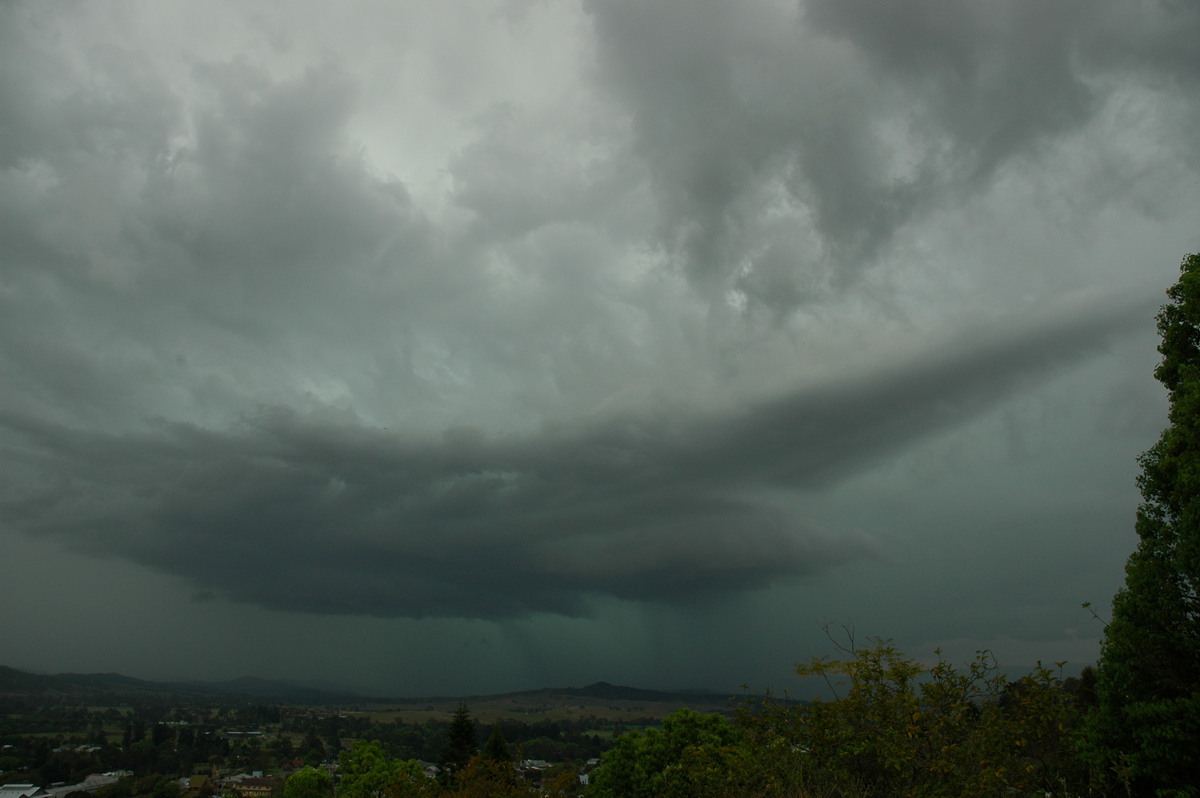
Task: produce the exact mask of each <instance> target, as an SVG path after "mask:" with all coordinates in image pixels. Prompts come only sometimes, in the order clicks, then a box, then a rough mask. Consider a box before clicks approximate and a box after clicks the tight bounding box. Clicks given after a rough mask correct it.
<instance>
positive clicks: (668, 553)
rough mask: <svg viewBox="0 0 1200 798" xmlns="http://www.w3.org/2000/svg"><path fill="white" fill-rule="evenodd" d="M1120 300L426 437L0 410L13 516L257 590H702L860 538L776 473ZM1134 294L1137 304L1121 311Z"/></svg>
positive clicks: (1059, 347) (385, 601) (942, 412)
mask: <svg viewBox="0 0 1200 798" xmlns="http://www.w3.org/2000/svg"><path fill="white" fill-rule="evenodd" d="M1145 310H1146V309H1145V308H1144V307H1141V306H1137V307H1134V308H1130V307H1129V306H1127V305H1125V306H1119V307H1110V308H1107V309H1105V310H1104V311H1103V312H1093V313H1090V314H1087V315H1081V316H1079V317H1074V318H1067V319H1065V320H1061V321H1058V322H1056V323H1055V324H1053V325H1043V326H1041V327H1036V328H1033V329H1031V330H1027V331H1025V332H1023V333H1021V334H1019V335H1013V334H1006V335H1003V336H998V337H997V338H995V339H994V340H991V341H986V342H980V343H979V345H977V346H974V347H971V348H970V349H957V350H956V351H951V352H947V353H946V354H944V355H943V356H941V357H939V358H937V359H933V360H930V361H928V362H922V363H914V364H907V365H906V367H904V368H898V369H896V370H895V371H894V372H892V373H885V374H880V375H873V376H871V377H869V378H866V379H863V380H860V381H856V382H853V383H850V384H845V385H833V386H828V387H826V388H823V389H820V390H816V391H811V392H804V393H799V394H796V395H793V396H787V397H782V398H779V399H775V400H772V401H770V402H765V403H761V404H759V405H757V406H752V407H749V408H747V409H745V410H743V411H740V412H738V413H736V414H733V415H730V416H724V417H722V416H711V415H699V416H697V415H696V414H694V413H689V412H687V411H686V409H685V408H680V409H679V410H678V412H675V413H668V412H661V413H659V414H658V415H655V416H653V417H620V418H615V419H607V420H598V421H594V422H592V423H589V424H585V425H583V426H579V427H570V428H567V427H559V428H554V429H549V430H546V431H544V432H543V433H541V434H540V435H537V436H533V437H525V438H504V439H497V440H491V439H489V438H487V437H485V436H484V435H483V434H482V433H480V432H479V431H477V430H474V429H470V428H458V429H452V430H449V431H447V432H446V433H445V434H444V435H443V436H441V438H440V439H432V440H427V441H417V440H413V439H411V438H408V437H405V436H401V435H397V434H389V433H387V432H385V431H381V430H378V429H371V428H367V427H364V426H362V425H361V424H359V423H356V422H355V421H354V420H353V419H340V420H339V419H336V418H334V419H326V420H321V419H313V418H304V417H300V416H298V415H296V414H295V413H293V412H291V411H288V410H284V409H277V410H264V411H262V412H260V413H258V414H255V415H254V416H252V417H249V418H246V419H244V420H243V422H242V424H240V425H239V426H238V427H237V428H234V429H231V430H228V431H224V432H214V431H208V430H203V429H200V428H197V427H194V426H189V425H180V424H164V425H162V426H161V427H160V428H159V429H156V430H153V431H149V432H144V433H140V434H126V435H111V434H104V433H97V432H84V431H80V430H78V429H71V428H68V427H64V426H61V425H55V424H50V423H46V422H43V421H39V420H36V419H32V418H29V417H18V416H13V415H9V416H7V417H5V418H4V419H3V421H4V429H5V431H6V436H5V437H6V439H7V440H8V441H9V447H8V452H9V456H10V458H11V460H10V469H13V467H14V466H17V469H14V471H10V474H9V477H10V479H11V480H13V482H12V484H14V485H16V486H17V487H16V488H15V489H10V490H9V491H8V492H7V495H6V496H5V499H4V505H3V507H4V513H5V517H6V518H8V519H9V521H10V523H13V524H14V525H16V526H17V527H18V528H23V529H26V530H27V531H30V532H33V533H39V534H53V535H57V536H62V537H65V539H66V540H67V541H68V542H69V543H70V544H71V545H74V546H81V547H83V548H85V549H87V550H90V551H93V552H95V553H97V554H116V555H119V556H123V557H129V558H131V559H134V560H136V561H138V562H141V563H143V564H145V565H148V566H151V567H153V568H158V569H163V570H165V571H168V572H171V573H174V574H178V575H180V576H184V577H187V578H188V579H190V580H191V581H192V582H194V583H196V584H197V585H199V586H202V587H205V588H220V589H222V590H223V591H225V592H226V593H228V594H229V595H230V596H232V597H234V598H236V599H239V600H244V601H253V602H257V603H260V604H262V605H264V606H267V607H271V608H277V609H289V610H300V611H308V612H325V613H354V614H374V615H401V616H411V617H423V616H430V615H433V616H442V615H448V616H465V617H486V618H503V617H509V616H521V615H526V614H529V613H532V612H555V613H563V614H569V615H573V614H580V613H586V612H587V609H588V601H589V599H591V598H595V597H615V598H620V599H627V600H639V601H646V600H650V601H670V602H691V601H696V600H704V599H712V598H715V597H719V596H722V595H724V594H727V593H729V592H731V591H742V590H747V589H756V588H763V587H766V586H767V585H769V584H771V583H772V582H774V581H777V580H780V579H786V578H795V577H798V576H803V575H805V574H811V573H815V572H820V571H823V570H825V569H828V568H830V567H833V566H835V565H837V564H839V563H842V562H845V561H846V560H847V559H851V558H855V557H862V556H869V554H870V543H869V541H865V540H861V539H855V538H846V537H830V536H827V535H825V534H823V533H822V531H821V530H815V529H806V528H805V527H804V525H803V522H802V521H799V520H798V519H797V517H796V516H795V514H794V512H793V513H785V512H783V511H782V510H781V509H780V508H778V507H773V506H772V503H771V502H770V501H767V500H764V499H763V495H764V494H765V493H766V492H767V491H768V489H776V490H778V489H786V490H790V491H794V490H797V489H799V490H803V489H805V488H814V487H817V486H820V485H823V484H828V483H829V482H830V480H833V479H836V478H837V477H839V476H842V475H845V474H847V473H853V472H855V471H857V470H859V469H861V468H863V467H864V466H865V465H866V464H869V463H871V462H873V461H875V460H877V459H878V458H880V457H881V456H883V455H886V454H888V453H890V452H893V451H895V450H896V449H898V448H902V447H904V446H905V445H908V444H909V443H910V442H912V441H913V440H917V439H920V438H922V437H923V436H925V435H928V434H929V433H930V432H932V431H936V430H939V429H944V428H946V427H948V426H953V425H954V424H956V423H958V422H961V421H962V420H963V419H965V418H969V417H972V416H974V415H976V414H977V413H979V412H981V411H982V410H985V409H987V408H988V407H990V406H992V405H994V404H995V403H996V402H997V401H998V400H999V399H1001V398H1003V397H1004V396H1005V395H1006V394H1007V393H1008V392H1009V391H1011V390H1012V388H1013V386H1014V385H1017V384H1020V383H1021V382H1022V381H1023V380H1027V379H1032V378H1037V377H1038V376H1039V375H1044V374H1045V373H1046V372H1047V371H1048V370H1051V369H1058V368H1061V367H1063V366H1064V365H1068V364H1070V363H1071V362H1074V361H1076V360H1077V359H1078V358H1080V357H1082V356H1083V355H1085V354H1087V353H1088V352H1090V351H1094V350H1095V349H1097V348H1098V347H1103V346H1104V345H1105V342H1106V341H1108V340H1110V339H1111V337H1112V336H1114V335H1121V334H1123V333H1124V332H1125V331H1126V330H1127V329H1128V328H1129V327H1131V326H1132V325H1133V324H1134V323H1135V322H1136V321H1138V320H1140V319H1141V318H1142V317H1143V316H1144V314H1145ZM1133 311H1136V312H1133Z"/></svg>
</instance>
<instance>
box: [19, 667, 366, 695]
mask: <svg viewBox="0 0 1200 798" xmlns="http://www.w3.org/2000/svg"><path fill="white" fill-rule="evenodd" d="M0 696H3V697H7V698H18V697H27V698H47V697H58V698H61V699H64V700H70V699H79V700H83V699H87V700H90V701H94V700H100V699H109V700H160V701H180V700H192V701H196V700H205V699H208V700H219V701H223V702H229V701H237V702H242V701H251V700H252V701H258V702H261V701H271V702H280V703H296V704H344V703H354V702H361V701H363V700H364V696H362V695H359V694H356V693H350V692H345V691H337V690H326V689H321V688H315V687H308V686H305V685H300V684H295V683H291V682H285V681H272V680H269V679H258V678H254V677H243V678H240V679H232V680H229V681H223V682H153V681H147V680H144V679H135V678H133V677H132V676H123V675H121V674H119V673H59V674H53V675H44V674H36V673H27V672H25V671H20V670H17V669H16V668H10V667H7V666H3V665H0Z"/></svg>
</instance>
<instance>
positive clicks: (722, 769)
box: [588, 709, 764, 798]
mask: <svg viewBox="0 0 1200 798" xmlns="http://www.w3.org/2000/svg"><path fill="white" fill-rule="evenodd" d="M743 742H744V741H743V737H742V733H741V732H740V731H739V730H738V729H737V728H736V727H735V726H734V725H733V724H731V723H730V722H729V721H728V720H726V719H725V718H723V717H721V716H720V715H705V714H701V713H699V712H695V711H693V710H690V709H681V710H679V711H678V712H675V713H674V714H672V715H670V716H668V717H667V718H665V719H664V720H663V723H662V728H661V729H647V730H646V731H644V732H636V731H634V732H627V733H625V734H622V735H621V736H620V737H618V738H617V740H616V744H615V745H614V746H613V747H612V748H611V749H609V750H608V751H606V752H605V753H604V756H602V757H601V758H600V764H599V766H597V768H596V769H595V771H593V772H592V787H591V790H590V792H589V793H588V794H589V795H590V796H593V798H692V797H693V796H694V797H695V798H700V797H701V796H710V795H712V796H717V795H719V796H734V795H762V794H764V793H762V792H761V791H760V790H757V789H751V788H750V787H751V785H749V784H747V783H746V780H747V779H748V778H752V777H753V775H754V769H753V768H752V767H751V766H750V762H749V753H748V751H747V750H746V748H745V746H744V745H743Z"/></svg>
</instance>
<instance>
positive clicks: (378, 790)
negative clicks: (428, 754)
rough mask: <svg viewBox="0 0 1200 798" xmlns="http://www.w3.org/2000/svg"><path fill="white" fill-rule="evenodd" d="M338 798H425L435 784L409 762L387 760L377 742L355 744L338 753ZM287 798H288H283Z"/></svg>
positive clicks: (356, 742) (431, 792)
mask: <svg viewBox="0 0 1200 798" xmlns="http://www.w3.org/2000/svg"><path fill="white" fill-rule="evenodd" d="M338 767H339V771H340V773H341V780H340V781H339V782H338V790H337V794H338V798H425V796H432V795H436V794H438V790H437V784H436V783H435V782H434V781H433V779H430V778H429V777H428V776H426V775H425V771H424V769H423V768H422V767H421V765H420V764H419V763H418V762H417V761H416V760H412V759H391V758H389V757H388V756H387V754H386V753H385V752H384V750H383V744H382V743H380V742H379V741H378V740H376V741H373V742H367V741H366V740H356V741H355V742H354V744H353V745H352V746H350V748H349V750H345V751H342V756H341V759H340V761H339V765H338ZM285 798H290V796H285Z"/></svg>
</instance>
